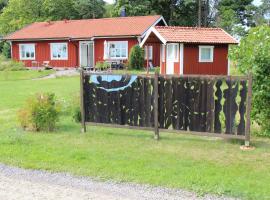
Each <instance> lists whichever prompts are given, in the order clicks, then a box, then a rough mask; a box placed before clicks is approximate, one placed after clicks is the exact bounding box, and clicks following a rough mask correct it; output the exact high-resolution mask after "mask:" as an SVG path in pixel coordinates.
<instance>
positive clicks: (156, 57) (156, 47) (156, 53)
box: [145, 43, 160, 67]
mask: <svg viewBox="0 0 270 200" xmlns="http://www.w3.org/2000/svg"><path fill="white" fill-rule="evenodd" d="M145 45H148V46H152V47H153V58H152V60H150V61H151V62H152V64H153V66H154V67H156V66H160V43H146V44H145ZM146 65H147V62H146V61H145V66H146Z"/></svg>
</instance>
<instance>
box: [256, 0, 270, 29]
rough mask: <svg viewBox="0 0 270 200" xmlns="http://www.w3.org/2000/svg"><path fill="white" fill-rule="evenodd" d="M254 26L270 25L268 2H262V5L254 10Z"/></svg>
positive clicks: (269, 6) (267, 0)
mask: <svg viewBox="0 0 270 200" xmlns="http://www.w3.org/2000/svg"><path fill="white" fill-rule="evenodd" d="M255 23H256V25H257V26H258V25H262V24H268V25H270V0H262V4H261V5H260V6H259V7H258V8H257V9H256V13H255Z"/></svg>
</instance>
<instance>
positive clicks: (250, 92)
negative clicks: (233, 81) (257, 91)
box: [245, 72, 252, 147]
mask: <svg viewBox="0 0 270 200" xmlns="http://www.w3.org/2000/svg"><path fill="white" fill-rule="evenodd" d="M251 101H252V74H251V72H249V74H248V94H247V113H246V115H247V116H246V127H245V146H247V147H248V146H249V143H250V112H251Z"/></svg>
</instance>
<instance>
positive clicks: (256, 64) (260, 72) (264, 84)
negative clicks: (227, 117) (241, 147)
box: [230, 25, 270, 136]
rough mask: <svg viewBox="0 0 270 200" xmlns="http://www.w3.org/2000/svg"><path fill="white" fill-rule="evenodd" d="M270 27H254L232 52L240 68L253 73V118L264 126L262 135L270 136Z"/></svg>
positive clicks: (231, 54) (246, 72) (242, 70)
mask: <svg viewBox="0 0 270 200" xmlns="http://www.w3.org/2000/svg"><path fill="white" fill-rule="evenodd" d="M269 36H270V27H269V26H267V25H264V26H259V27H256V28H252V29H251V30H250V31H249V33H248V35H247V36H246V37H245V38H243V39H242V40H241V42H240V45H239V46H236V47H235V48H233V49H232V51H231V52H230V57H231V58H232V59H233V60H234V61H235V63H237V67H238V68H239V70H240V71H241V72H243V73H245V74H248V73H249V72H252V74H253V90H252V93H253V100H252V101H253V104H252V118H253V120H255V121H256V122H257V123H258V124H259V125H261V127H262V132H260V133H259V134H260V135H268V136H270V123H269V122H270V106H269V105H270V95H269V94H270V67H269V66H270V51H269V49H270V39H269Z"/></svg>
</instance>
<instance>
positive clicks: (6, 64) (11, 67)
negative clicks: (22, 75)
mask: <svg viewBox="0 0 270 200" xmlns="http://www.w3.org/2000/svg"><path fill="white" fill-rule="evenodd" d="M26 69H27V68H26V67H25V66H24V64H23V63H22V62H17V61H14V60H10V59H7V58H6V57H4V56H2V55H0V71H22V70H26Z"/></svg>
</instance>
